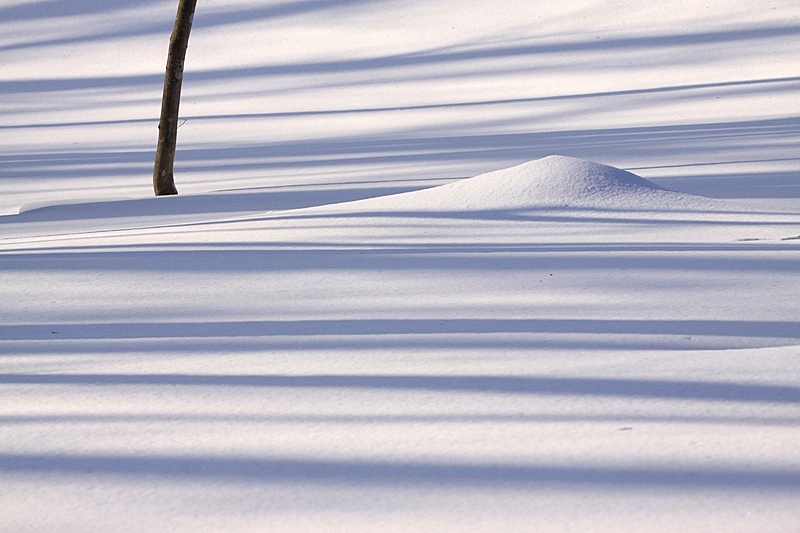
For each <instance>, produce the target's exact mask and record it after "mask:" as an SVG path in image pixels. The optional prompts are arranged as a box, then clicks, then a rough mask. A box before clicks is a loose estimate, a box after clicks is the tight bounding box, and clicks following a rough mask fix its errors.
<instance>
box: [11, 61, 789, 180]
mask: <svg viewBox="0 0 800 533" xmlns="http://www.w3.org/2000/svg"><path fill="white" fill-rule="evenodd" d="M795 82H800V77H782V78H764V79H754V80H733V81H724V82H714V83H693V84H686V85H666V86H663V87H645V88H641V89H625V90H618V91H600V92H591V93H571V94H557V95H549V96H535V97H528V98H506V99H496V100H472V101H467V102H440V103H435V104H418V105H403V106H383V107H364V108H353V109H313V110H305V111H275V112H267V113H227V114H218V115H186V116H183V117H182V118H184V119H186V120H208V121H213V120H231V119H235V120H252V119H271V118H287V117H306V116H330V115H334V116H335V115H351V114H368V113H386V112H395V111H422V110H430V109H451V108H463V107H484V106H502V105H509V104H526V103H527V104H530V103H541V102H551V101H563V100H581V99H584V98H608V97H617V96H633V95H640V94H659V93H672V92H682V91H694V90H701V89H714V88H716V89H722V88H731V87H758V86H762V85H774V84H778V85H783V84H786V83H795ZM24 83H25V82H22V81H15V82H0V88H2V87H4V86H5V87H7V88H9V89H11V90H10V92H17V91H15V90H14V88H15V87H16V88H19V87H22V84H24ZM4 84H5V85H4ZM788 89H789V88H787V90H788ZM0 92H1V91H0ZM157 120H158V117H150V118H134V119H114V120H92V121H77V122H58V123H49V124H21V125H20V124H14V125H10V126H9V125H2V124H0V130H3V129H21V128H59V127H74V126H104V125H120V124H147V123H154V122H156V121H157ZM789 160H794V158H792V159H789ZM719 164H724V163H719ZM647 168H662V167H647Z"/></svg>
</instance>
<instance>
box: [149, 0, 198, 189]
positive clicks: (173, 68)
mask: <svg viewBox="0 0 800 533" xmlns="http://www.w3.org/2000/svg"><path fill="white" fill-rule="evenodd" d="M196 4H197V0H180V3H179V4H178V15H177V16H176V17H175V28H174V29H173V30H172V37H171V38H170V41H169V54H168V55H167V72H166V75H165V76H164V95H163V97H162V99H161V119H160V121H159V123H158V147H157V148H156V162H155V167H154V168H153V189H154V190H155V193H156V196H162V195H167V194H178V189H176V188H175V178H174V176H173V175H172V167H173V164H174V162H175V145H176V144H177V142H178V109H179V107H180V104H181V82H182V81H183V63H184V59H185V58H186V48H187V46H189V32H190V31H191V29H192V18H193V17H194V8H195V5H196Z"/></svg>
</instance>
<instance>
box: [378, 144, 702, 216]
mask: <svg viewBox="0 0 800 533" xmlns="http://www.w3.org/2000/svg"><path fill="white" fill-rule="evenodd" d="M381 200H382V201H381V202H380V207H381V208H382V209H389V210H399V209H404V210H405V209H415V210H420V209H421V210H436V211H483V210H506V209H525V208H559V207H587V208H600V209H602V208H615V209H634V210H636V209H678V210H680V209H686V208H692V209H694V208H697V207H700V206H701V204H705V203H707V202H713V201H712V200H710V199H708V198H702V197H699V196H691V195H687V194H682V193H678V192H674V191H670V190H667V189H664V188H662V187H660V186H658V185H656V184H655V183H652V182H650V181H647V180H646V179H644V178H641V177H639V176H637V175H636V174H632V173H631V172H627V171H625V170H620V169H618V168H614V167H611V166H608V165H602V164H600V163H594V162H591V161H586V160H583V159H577V158H574V157H565V156H558V155H552V156H548V157H545V158H543V159H537V160H535V161H530V162H528V163H523V164H521V165H518V166H515V167H511V168H507V169H503V170H497V171H494V172H489V173H486V174H481V175H479V176H475V177H473V178H468V179H465V180H461V181H458V182H454V183H450V184H447V185H443V186H440V187H435V188H432V189H426V190H423V191H416V192H412V193H407V194H402V195H397V196H394V197H386V198H383V199H381Z"/></svg>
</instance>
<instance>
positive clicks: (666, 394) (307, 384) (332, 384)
mask: <svg viewBox="0 0 800 533" xmlns="http://www.w3.org/2000/svg"><path fill="white" fill-rule="evenodd" d="M0 384H3V385H82V386H90V385H91V386H109V385H112V386H117V385H136V386H155V385H158V386H192V387H196V386H202V387H207V386H215V387H263V388H292V389H306V388H308V389H354V390H380V391H426V392H460V393H492V394H518V395H535V396H556V397H560V396H598V397H613V398H638V399H662V400H663V399H669V400H695V401H698V400H699V401H723V402H746V403H783V404H797V403H800V387H793V386H788V385H786V386H782V385H758V384H742V383H726V382H712V381H666V380H655V379H614V378H550V377H537V376H483V375H475V376H473V375H451V376H446V375H445V376H431V375H325V374H320V375H279V374H275V375H255V374H253V375H241V374H239V375H222V374H0Z"/></svg>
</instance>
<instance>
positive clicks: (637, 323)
mask: <svg viewBox="0 0 800 533" xmlns="http://www.w3.org/2000/svg"><path fill="white" fill-rule="evenodd" d="M495 333H530V334H533V333H565V334H597V335H613V334H622V335H683V336H686V335H690V336H691V335H697V336H720V337H765V338H772V337H785V338H797V339H800V322H793V321H752V320H625V319H607V320H603V319H557V318H553V319H512V318H508V319H505V318H497V319H491V318H443V319H401V318H397V319H330V320H242V321H232V322H172V323H171V322H108V323H88V324H80V323H52V324H17V325H7V324H3V325H0V340H6V341H20V340H55V339H58V340H69V339H72V340H86V339H92V340H103V339H105V340H107V339H113V340H121V339H178V338H212V337H219V338H237V337H265V336H266V337H271V336H290V337H293V336H302V337H310V336H344V335H358V336H363V335H453V334H459V335H464V334H472V335H476V334H495Z"/></svg>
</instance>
